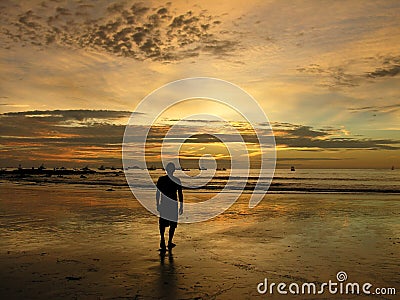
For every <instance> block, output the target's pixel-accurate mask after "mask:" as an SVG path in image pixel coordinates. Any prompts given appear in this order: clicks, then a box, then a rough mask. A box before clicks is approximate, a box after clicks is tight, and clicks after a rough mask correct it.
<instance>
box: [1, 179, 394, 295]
mask: <svg viewBox="0 0 400 300" xmlns="http://www.w3.org/2000/svg"><path fill="white" fill-rule="evenodd" d="M108 188H109V187H107V186H103V187H99V186H74V185H51V184H49V185H37V184H36V185H27V184H17V183H7V182H6V183H1V185H0V212H1V213H0V214H1V215H0V217H1V218H0V243H1V247H0V249H1V250H0V251H1V252H0V267H1V271H0V295H1V298H2V299H60V298H63V299H159V298H162V299H253V298H255V297H259V298H271V299H291V298H293V297H295V298H296V299H308V298H316V299H343V298H344V295H331V294H329V293H328V292H325V293H324V294H322V295H315V296H310V295H298V296H293V295H276V294H274V295H269V294H266V295H260V294H259V293H258V292H257V284H258V283H259V282H261V281H263V280H264V278H266V277H267V278H268V281H270V282H272V281H273V282H277V283H278V282H286V283H287V284H289V283H291V282H297V283H298V284H301V283H303V282H315V283H317V284H318V283H319V284H320V283H322V282H327V281H329V280H336V274H337V272H339V271H345V272H346V273H347V275H348V277H349V281H352V282H360V283H363V282H370V283H372V284H373V286H378V287H395V288H396V289H397V293H399V291H400V285H399V283H400V278H399V270H400V264H399V261H400V251H399V247H400V221H399V216H400V201H399V200H400V196H399V195H391V194H384V195H382V194H312V195H311V194H290V193H285V194H267V196H266V197H265V199H264V200H263V201H262V202H261V204H260V205H259V206H257V207H256V208H255V209H252V210H250V209H248V208H247V201H248V197H249V195H248V194H247V195H243V196H242V197H241V198H240V199H239V201H238V202H237V203H236V204H235V205H234V206H233V207H232V208H231V209H230V210H229V211H227V212H226V213H224V214H223V215H220V216H218V217H217V218H215V219H213V220H210V221H207V222H203V223H197V224H179V225H178V229H177V232H176V238H175V242H176V244H177V247H176V248H175V249H174V250H173V252H172V253H169V252H167V253H166V255H165V256H160V253H159V252H158V243H159V236H158V223H157V222H158V220H157V217H155V216H153V215H151V214H150V213H149V212H147V211H146V210H145V209H144V208H142V207H141V205H140V204H139V203H138V202H137V201H136V200H134V199H133V196H132V194H131V192H130V191H129V190H128V189H127V188H124V187H114V188H113V191H107V189H108ZM186 197H187V198H188V200H190V198H197V199H199V198H200V199H202V198H205V197H209V194H208V195H205V194H199V193H186ZM345 298H346V299H363V298H367V299H396V296H377V295H371V296H368V297H367V296H361V295H359V296H355V295H353V296H349V295H346V296H345Z"/></svg>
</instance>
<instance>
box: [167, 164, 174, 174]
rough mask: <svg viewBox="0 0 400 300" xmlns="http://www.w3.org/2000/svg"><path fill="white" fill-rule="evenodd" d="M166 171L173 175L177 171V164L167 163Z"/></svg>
mask: <svg viewBox="0 0 400 300" xmlns="http://www.w3.org/2000/svg"><path fill="white" fill-rule="evenodd" d="M165 171H167V174H168V175H173V174H174V172H175V165H174V163H172V162H170V163H168V164H167V166H166V167H165Z"/></svg>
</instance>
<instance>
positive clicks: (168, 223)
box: [159, 217, 178, 228]
mask: <svg viewBox="0 0 400 300" xmlns="http://www.w3.org/2000/svg"><path fill="white" fill-rule="evenodd" d="M159 224H160V227H169V226H171V227H173V228H176V226H178V223H177V222H174V221H170V220H167V219H164V218H161V217H160V219H159Z"/></svg>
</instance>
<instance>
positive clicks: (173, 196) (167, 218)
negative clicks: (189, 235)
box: [156, 163, 183, 251]
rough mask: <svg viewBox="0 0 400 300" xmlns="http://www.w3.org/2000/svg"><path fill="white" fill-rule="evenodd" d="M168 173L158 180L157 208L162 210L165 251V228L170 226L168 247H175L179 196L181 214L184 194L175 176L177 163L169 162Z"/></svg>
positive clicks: (162, 247) (161, 226) (161, 232)
mask: <svg viewBox="0 0 400 300" xmlns="http://www.w3.org/2000/svg"><path fill="white" fill-rule="evenodd" d="M165 170H166V171H167V175H165V176H161V177H160V178H158V181H157V193H156V201H157V210H158V211H159V212H160V219H159V227H160V236H161V241H160V250H162V251H165V250H166V247H165V239H164V232H165V228H166V227H169V236H168V249H169V250H171V249H172V248H174V247H175V244H174V243H173V242H172V239H173V237H174V233H175V229H176V226H177V223H178V197H179V203H180V207H179V214H180V215H181V214H182V213H183V194H182V186H181V181H180V180H179V178H176V177H175V176H173V174H174V172H175V165H174V164H173V163H168V164H167V167H166V168H165ZM160 192H161V201H160Z"/></svg>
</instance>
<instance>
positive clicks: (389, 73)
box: [367, 65, 400, 78]
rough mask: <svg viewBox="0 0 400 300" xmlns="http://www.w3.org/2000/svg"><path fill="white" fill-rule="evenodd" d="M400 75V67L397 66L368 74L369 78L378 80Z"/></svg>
mask: <svg viewBox="0 0 400 300" xmlns="http://www.w3.org/2000/svg"><path fill="white" fill-rule="evenodd" d="M398 74H400V65H395V66H392V67H390V68H379V69H376V70H375V71H373V72H369V73H367V77H370V78H378V77H393V76H396V75H398Z"/></svg>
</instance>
